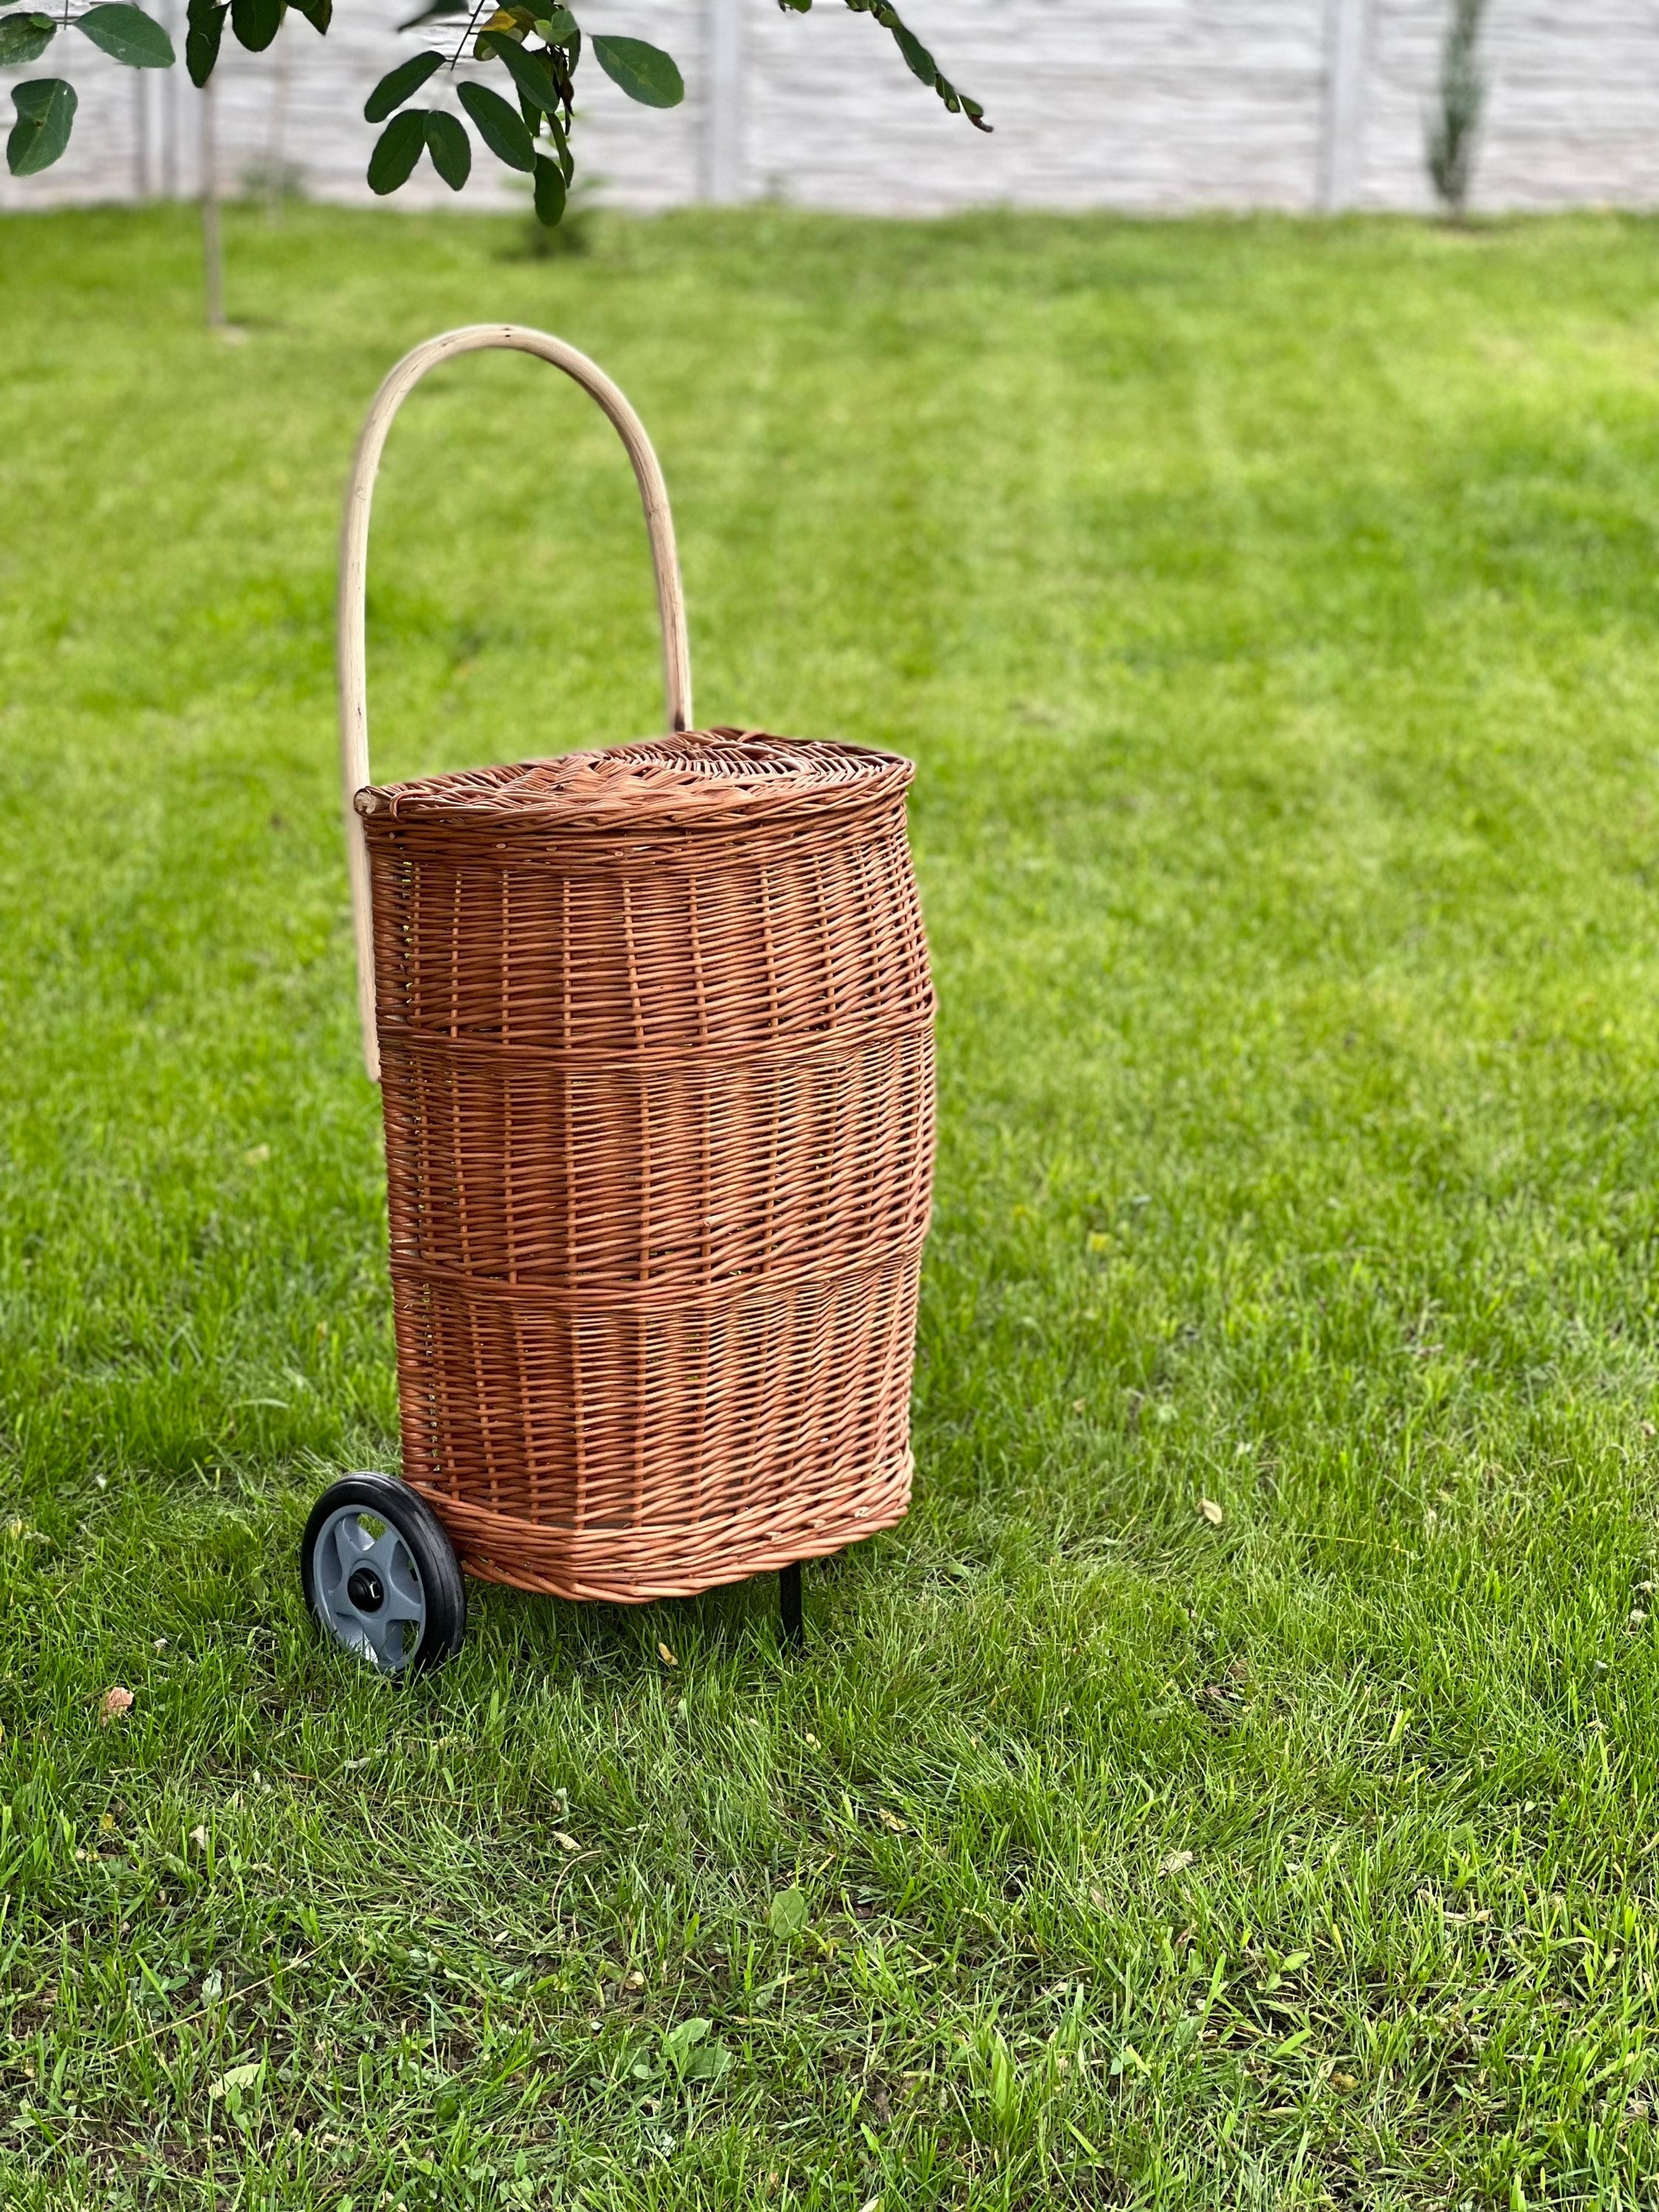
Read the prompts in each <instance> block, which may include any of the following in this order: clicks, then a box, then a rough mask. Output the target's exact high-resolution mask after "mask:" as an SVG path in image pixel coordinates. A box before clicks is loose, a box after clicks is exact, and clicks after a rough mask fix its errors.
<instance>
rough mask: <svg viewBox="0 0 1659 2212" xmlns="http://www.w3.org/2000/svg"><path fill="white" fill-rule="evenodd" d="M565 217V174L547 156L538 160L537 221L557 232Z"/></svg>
mask: <svg viewBox="0 0 1659 2212" xmlns="http://www.w3.org/2000/svg"><path fill="white" fill-rule="evenodd" d="M563 215H564V172H563V170H562V169H561V167H559V165H558V163H557V162H556V161H549V160H548V158H547V156H546V155H545V154H538V155H537V159H536V220H537V222H539V223H542V224H544V226H545V227H546V228H547V229H549V230H555V229H556V228H558V225H559V222H560V221H561V219H562V216H563Z"/></svg>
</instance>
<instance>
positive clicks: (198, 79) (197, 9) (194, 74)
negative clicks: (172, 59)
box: [185, 0, 229, 90]
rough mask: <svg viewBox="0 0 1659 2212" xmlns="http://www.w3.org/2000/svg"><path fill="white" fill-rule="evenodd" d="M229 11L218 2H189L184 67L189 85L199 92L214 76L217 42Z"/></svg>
mask: <svg viewBox="0 0 1659 2212" xmlns="http://www.w3.org/2000/svg"><path fill="white" fill-rule="evenodd" d="M228 12H229V11H228V9H227V8H225V7H224V6H222V5H221V4H220V0H190V12H189V15H188V16H187V18H186V21H187V23H188V26H189V27H188V29H187V31H186V32H185V69H186V70H189V72H190V81H191V83H192V84H193V85H195V86H196V87H197V89H198V90H199V89H200V88H201V87H202V86H203V85H204V84H205V83H206V82H207V81H208V79H209V78H210V76H212V75H213V65H214V64H215V63H216V61H217V60H218V58H219V42H220V40H222V38H223V37H224V34H225V17H226V15H227V14H228Z"/></svg>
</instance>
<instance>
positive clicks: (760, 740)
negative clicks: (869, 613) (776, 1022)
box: [353, 725, 915, 830]
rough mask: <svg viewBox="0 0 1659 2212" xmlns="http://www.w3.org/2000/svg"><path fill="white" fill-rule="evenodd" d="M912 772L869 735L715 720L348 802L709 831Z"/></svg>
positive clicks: (376, 790) (493, 822) (469, 816)
mask: <svg viewBox="0 0 1659 2212" xmlns="http://www.w3.org/2000/svg"><path fill="white" fill-rule="evenodd" d="M913 775H915V768H914V766H913V764H912V763H910V762H909V761H908V760H905V759H904V758H903V757H902V756H901V755H899V754H897V753H889V752H881V751H878V750H876V748H875V747H873V746H871V745H854V744H842V743H840V742H836V741H832V740H829V739H823V738H780V737H775V736H774V735H772V734H771V733H770V732H769V731H765V730H753V729H743V730H740V729H736V728H732V727H730V726H726V725H719V726H714V727H712V728H709V729H706V730H682V731H677V732H674V733H673V734H672V735H670V736H666V737H660V738H638V739H635V741H634V742H633V743H631V744H623V745H604V746H599V747H596V748H594V749H593V750H590V751H586V752H573V753H563V754H560V755H558V756H557V757H553V758H550V759H544V760H530V761H520V762H516V763H511V764H509V765H507V766H503V767H500V768H478V769H456V770H453V771H452V772H451V773H449V774H447V775H429V776H419V777H416V778H414V779H412V780H411V781H409V782H406V783H391V784H370V785H368V786H367V787H365V788H364V789H363V790H362V791H360V792H358V793H356V798H355V799H354V801H353V804H354V805H356V810H357V811H358V813H359V814H361V815H363V816H365V817H367V816H369V815H375V816H380V817H386V816H391V817H396V818H398V819H400V820H406V821H426V822H442V823H446V824H453V826H455V827H457V828H459V827H462V826H463V825H476V826H478V827H489V828H498V829H508V828H511V829H549V828H552V827H555V826H556V827H558V828H559V829H610V830H615V829H631V828H633V827H635V826H636V825H637V826H639V827H641V828H643V827H646V826H647V825H648V826H649V827H651V828H653V829H656V828H667V827H671V826H672V827H684V828H705V827H706V828H711V829H712V828H714V827H716V826H720V827H726V826H730V825H732V823H736V822H742V821H754V820H758V819H761V818H764V819H766V820H768V821H775V820H778V819H780V818H782V817H787V816H789V815H792V814H796V813H799V812H802V811H811V812H812V813H817V812H820V811H823V810H824V809H825V808H829V807H837V806H842V805H860V806H861V805H868V804H869V803H870V802H871V801H872V799H881V798H886V797H890V796H892V795H895V794H896V793H899V792H902V790H903V789H904V788H905V787H906V786H907V785H908V783H909V781H910V779H911V777H912V776H913Z"/></svg>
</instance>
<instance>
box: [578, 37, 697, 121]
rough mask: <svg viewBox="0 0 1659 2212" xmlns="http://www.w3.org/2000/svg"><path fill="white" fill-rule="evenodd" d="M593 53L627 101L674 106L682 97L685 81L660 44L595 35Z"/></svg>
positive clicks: (646, 105)
mask: <svg viewBox="0 0 1659 2212" xmlns="http://www.w3.org/2000/svg"><path fill="white" fill-rule="evenodd" d="M593 52H594V54H595V56H596V58H597V59H598V61H599V67H600V68H601V69H602V70H604V71H605V75H606V76H608V77H609V78H610V79H611V82H612V83H613V84H619V85H620V86H621V87H622V88H623V91H624V92H625V93H626V94H628V97H629V99H630V100H638V101H639V102H640V103H641V106H645V107H678V106H679V104H680V102H681V100H684V98H685V82H684V78H683V77H682V76H681V75H680V73H679V71H678V70H677V69H676V68H675V66H674V64H673V62H672V61H671V58H669V56H668V55H666V54H665V53H664V52H663V50H662V48H661V47H660V46H647V44H646V42H645V40H643V39H611V38H599V37H596V38H595V39H594V40H593Z"/></svg>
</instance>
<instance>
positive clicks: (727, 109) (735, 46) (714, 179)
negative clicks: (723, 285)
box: [703, 0, 745, 207]
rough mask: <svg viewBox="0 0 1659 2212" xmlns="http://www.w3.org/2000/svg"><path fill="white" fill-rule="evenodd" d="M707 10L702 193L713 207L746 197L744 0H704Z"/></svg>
mask: <svg viewBox="0 0 1659 2212" xmlns="http://www.w3.org/2000/svg"><path fill="white" fill-rule="evenodd" d="M704 5H705V6H706V8H707V9H708V15H707V25H708V29H707V36H708V71H707V82H708V108H707V110H706V112H705V115H704V120H703V131H704V134H705V147H704V161H703V170H704V174H703V192H704V196H705V197H707V198H708V200H710V201H711V202H712V203H713V204H714V206H715V207H731V206H732V205H734V204H736V202H738V200H740V199H742V198H744V183H745V179H744V144H743V0H704Z"/></svg>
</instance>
